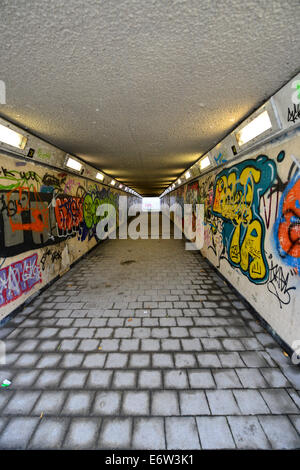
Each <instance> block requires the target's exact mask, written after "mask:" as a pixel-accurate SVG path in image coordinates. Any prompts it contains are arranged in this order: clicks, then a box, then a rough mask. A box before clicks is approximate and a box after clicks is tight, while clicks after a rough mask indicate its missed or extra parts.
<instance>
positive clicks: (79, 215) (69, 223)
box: [55, 196, 83, 231]
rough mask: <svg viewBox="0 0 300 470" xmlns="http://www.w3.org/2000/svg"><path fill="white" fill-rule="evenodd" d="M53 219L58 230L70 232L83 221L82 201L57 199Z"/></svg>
mask: <svg viewBox="0 0 300 470" xmlns="http://www.w3.org/2000/svg"><path fill="white" fill-rule="evenodd" d="M55 217H56V222H57V226H58V228H59V229H60V230H67V231H72V230H73V229H74V228H78V227H79V224H80V223H81V222H82V221H83V210H82V199H81V198H79V197H67V196H65V197H58V198H57V199H56V206H55Z"/></svg>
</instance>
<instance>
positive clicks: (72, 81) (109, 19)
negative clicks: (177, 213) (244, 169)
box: [0, 0, 300, 195]
mask: <svg viewBox="0 0 300 470" xmlns="http://www.w3.org/2000/svg"><path fill="white" fill-rule="evenodd" d="M299 20H300V3H299V1H298V0H285V1H282V0H269V1H267V0H265V1H264V0H261V1H257V0H248V1H247V2H245V0H225V1H224V0H223V1H217V0H105V1H99V0H68V2H62V1H61V0H51V2H45V1H44V0H34V1H33V0H5V1H3V0H0V38H1V57H0V79H1V80H4V81H5V83H6V90H7V104H6V105H2V106H0V115H2V116H3V117H5V118H7V119H9V120H10V121H12V122H14V123H16V124H19V125H20V126H22V127H25V128H27V129H28V130H30V131H32V132H34V133H35V134H36V135H38V136H40V137H42V138H44V139H46V140H47V141H48V142H51V143H53V144H55V145H57V146H58V147H60V148H62V149H63V150H65V151H67V152H71V153H74V154H77V155H79V156H80V157H82V158H83V159H84V160H86V161H87V162H89V163H91V164H93V165H94V166H96V167H98V168H100V169H102V170H103V171H105V172H106V173H108V174H110V175H112V176H113V177H116V178H118V179H119V180H120V181H122V182H124V183H125V184H126V185H128V186H130V187H132V188H134V189H135V190H136V191H138V192H140V193H141V194H143V195H158V194H160V193H161V192H162V191H163V189H164V188H165V187H167V186H168V185H169V184H170V183H171V182H172V181H173V180H175V179H176V178H177V177H178V176H179V175H180V174H181V173H182V172H183V171H184V170H185V169H186V168H187V167H188V166H190V165H191V164H192V163H193V162H194V161H195V160H197V159H198V158H199V156H200V155H201V154H203V153H205V152H206V151H207V150H209V149H210V148H211V147H212V146H213V145H214V144H216V143H217V142H218V141H219V140H220V139H221V138H222V137H224V136H225V135H226V134H227V133H228V132H229V131H230V130H232V128H233V127H235V125H236V124H237V123H238V122H239V121H240V120H241V119H242V118H244V117H245V116H246V115H247V114H249V113H250V112H251V111H252V110H253V109H255V108H256V107H257V106H258V105H260V104H261V103H262V102H263V101H265V100H266V99H267V98H268V97H269V96H270V95H272V94H273V93H274V92H275V91H276V90H277V89H279V88H280V87H281V86H282V85H283V84H284V83H286V82H287V81H288V80H289V79H290V78H291V77H292V76H293V75H295V74H296V72H297V71H298V70H299V28H298V24H299Z"/></svg>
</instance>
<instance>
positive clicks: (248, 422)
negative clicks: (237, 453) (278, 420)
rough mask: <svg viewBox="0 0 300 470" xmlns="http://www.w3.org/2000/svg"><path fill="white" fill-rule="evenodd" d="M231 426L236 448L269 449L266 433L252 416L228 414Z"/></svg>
mask: <svg viewBox="0 0 300 470" xmlns="http://www.w3.org/2000/svg"><path fill="white" fill-rule="evenodd" d="M227 419H228V423H229V426H230V428H231V432H232V434H233V437H234V440H235V443H236V446H237V448H238V449H245V450H246V449H251V450H254V449H270V448H271V446H270V444H269V441H268V440H267V438H266V435H265V433H264V431H263V429H262V427H261V425H260V423H259V421H258V419H257V418H256V417H254V416H229V417H228V418H227Z"/></svg>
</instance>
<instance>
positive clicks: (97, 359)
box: [74, 350, 107, 369]
mask: <svg viewBox="0 0 300 470" xmlns="http://www.w3.org/2000/svg"><path fill="white" fill-rule="evenodd" d="M106 356H107V354H105V353H104V352H103V351H102V350H100V351H99V352H98V353H88V354H86V355H85V357H84V361H83V363H82V367H87V368H91V369H96V368H102V367H103V366H104V363H105V360H106ZM79 366H80V365H78V367H79ZM74 367H77V366H74Z"/></svg>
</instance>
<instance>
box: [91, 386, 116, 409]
mask: <svg viewBox="0 0 300 470" xmlns="http://www.w3.org/2000/svg"><path fill="white" fill-rule="evenodd" d="M120 404H121V392H111V391H107V392H99V393H97V394H96V397H95V402H94V406H93V411H92V414H95V415H117V414H118V413H119V411H120Z"/></svg>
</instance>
